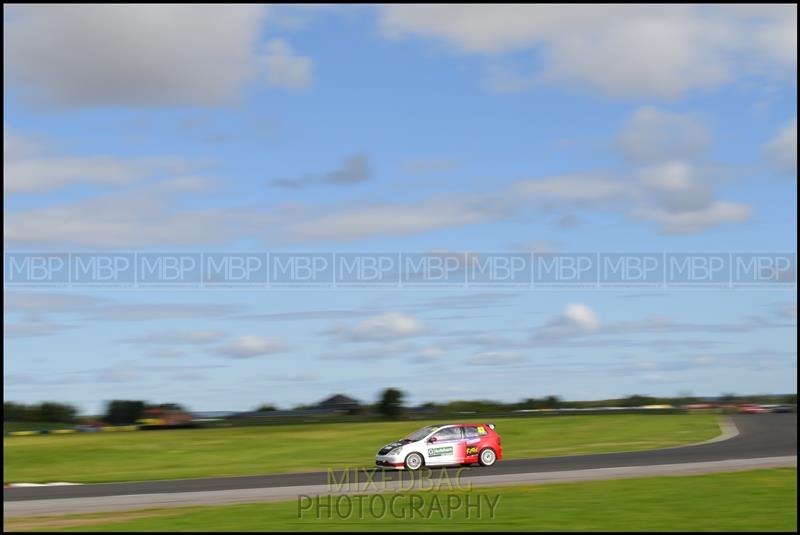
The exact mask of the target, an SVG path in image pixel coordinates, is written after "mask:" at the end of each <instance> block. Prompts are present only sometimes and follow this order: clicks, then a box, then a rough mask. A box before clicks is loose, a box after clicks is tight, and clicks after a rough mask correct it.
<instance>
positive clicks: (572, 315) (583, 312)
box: [534, 303, 600, 340]
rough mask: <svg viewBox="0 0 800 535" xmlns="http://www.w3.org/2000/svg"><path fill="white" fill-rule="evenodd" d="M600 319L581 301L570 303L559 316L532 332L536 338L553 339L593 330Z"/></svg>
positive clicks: (598, 324) (597, 327)
mask: <svg viewBox="0 0 800 535" xmlns="http://www.w3.org/2000/svg"><path fill="white" fill-rule="evenodd" d="M599 327H600V321H599V320H598V319H597V315H596V314H595V313H594V310H592V309H591V307H589V306H588V305H586V304H583V303H572V304H569V305H567V306H566V307H565V308H564V311H563V312H562V313H561V315H560V316H558V317H557V318H554V319H552V320H550V321H549V322H547V323H545V324H544V325H542V326H541V327H539V328H537V329H536V331H535V333H534V339H536V340H554V339H561V338H567V337H572V336H578V335H582V334H586V333H591V332H595V331H597V330H598V329H599Z"/></svg>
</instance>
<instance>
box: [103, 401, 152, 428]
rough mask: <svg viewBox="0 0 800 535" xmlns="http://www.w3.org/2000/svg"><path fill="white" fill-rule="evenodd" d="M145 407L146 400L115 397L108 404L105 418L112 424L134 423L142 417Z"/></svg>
mask: <svg viewBox="0 0 800 535" xmlns="http://www.w3.org/2000/svg"><path fill="white" fill-rule="evenodd" d="M145 407H146V404H145V402H144V401H129V400H120V399H115V400H113V401H111V402H110V403H109V404H108V408H107V409H106V414H105V416H104V417H103V419H104V420H105V421H106V422H107V423H109V424H111V425H128V424H132V423H135V422H136V420H138V419H139V418H140V417H141V415H142V412H143V411H144V409H145Z"/></svg>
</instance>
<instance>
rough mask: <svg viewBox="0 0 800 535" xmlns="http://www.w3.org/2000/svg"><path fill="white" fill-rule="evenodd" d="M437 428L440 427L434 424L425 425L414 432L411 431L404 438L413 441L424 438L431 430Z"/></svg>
mask: <svg viewBox="0 0 800 535" xmlns="http://www.w3.org/2000/svg"><path fill="white" fill-rule="evenodd" d="M436 429H438V427H436V426H433V425H429V426H426V427H423V428H422V429H419V430H417V431H414V432H413V433H411V434H410V435H408V436H407V437H405V439H404V440H410V441H412V442H416V441H418V440H422V439H423V438H425V437H427V436H428V434H430V433H431V432H433V431H435V430H436Z"/></svg>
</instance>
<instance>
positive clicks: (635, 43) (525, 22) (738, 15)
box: [380, 4, 797, 98]
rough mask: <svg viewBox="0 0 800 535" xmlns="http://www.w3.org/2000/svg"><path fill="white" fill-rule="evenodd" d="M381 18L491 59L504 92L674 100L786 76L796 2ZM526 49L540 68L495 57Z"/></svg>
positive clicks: (451, 9)
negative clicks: (759, 76)
mask: <svg viewBox="0 0 800 535" xmlns="http://www.w3.org/2000/svg"><path fill="white" fill-rule="evenodd" d="M380 26H381V30H382V32H383V33H384V35H385V36H387V37H389V38H392V39H400V38H403V37H405V36H408V35H417V36H422V37H432V38H436V39H439V40H442V41H444V42H445V43H447V44H448V45H449V46H450V47H451V48H452V49H454V50H456V51H459V52H464V53H469V54H478V55H482V56H486V57H489V58H490V67H492V68H493V70H490V72H492V76H493V77H494V78H493V79H491V80H490V82H489V83H490V86H491V85H493V86H495V87H496V88H500V89H503V90H524V89H527V88H530V87H532V86H535V85H537V84H542V83H568V84H569V83H574V84H579V85H583V86H588V87H590V88H593V89H599V90H601V91H603V92H605V93H608V94H612V95H618V96H631V97H639V96H645V97H664V98H674V97H677V96H680V95H681V94H683V93H685V92H687V91H690V90H693V89H708V88H714V87H718V86H719V85H721V84H723V83H725V82H727V81H729V80H731V79H733V78H736V77H739V76H743V75H746V74H747V73H749V72H754V71H755V72H766V73H769V74H774V73H778V75H783V76H785V74H783V73H785V71H786V69H787V67H794V66H795V65H796V61H797V57H796V48H797V37H796V34H797V9H796V6H759V7H758V8H757V9H744V10H743V9H736V8H731V7H728V6H690V5H670V6H664V5H647V6H644V5H642V6H631V5H580V6H575V5H541V4H537V5H502V6H499V5H491V6H489V5H474V4H471V5H387V6H384V7H383V8H382V13H381V21H380ZM525 50H527V51H531V52H533V51H535V52H536V53H537V54H538V55H539V57H540V58H541V61H540V63H541V65H542V67H541V69H540V71H539V72H536V73H535V74H519V73H514V72H508V70H506V69H502V68H497V63H496V62H495V63H492V62H491V60H492V58H496V57H498V56H501V55H502V54H506V53H510V52H518V51H525ZM498 75H499V78H498Z"/></svg>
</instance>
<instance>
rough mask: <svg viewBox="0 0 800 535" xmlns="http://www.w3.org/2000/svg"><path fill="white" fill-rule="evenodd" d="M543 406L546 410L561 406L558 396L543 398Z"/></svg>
mask: <svg viewBox="0 0 800 535" xmlns="http://www.w3.org/2000/svg"><path fill="white" fill-rule="evenodd" d="M543 405H544V408H546V409H557V408H559V407H560V406H561V398H559V397H558V396H547V397H546V398H544V403H543Z"/></svg>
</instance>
